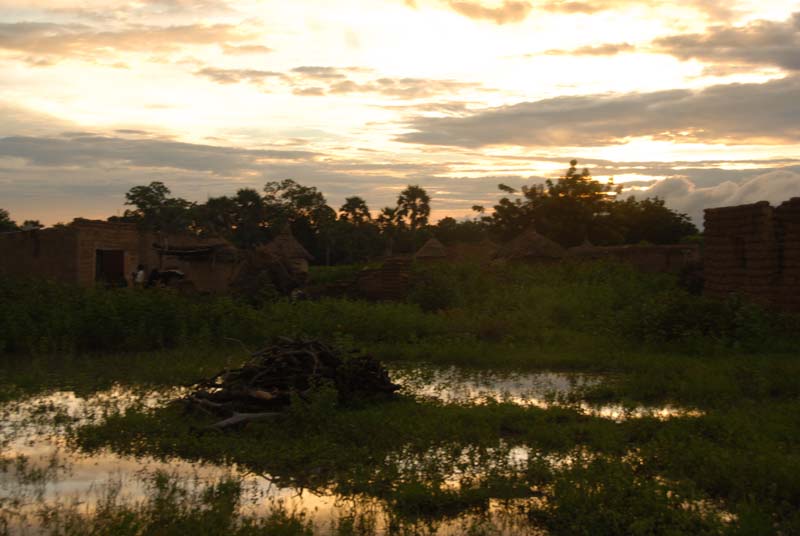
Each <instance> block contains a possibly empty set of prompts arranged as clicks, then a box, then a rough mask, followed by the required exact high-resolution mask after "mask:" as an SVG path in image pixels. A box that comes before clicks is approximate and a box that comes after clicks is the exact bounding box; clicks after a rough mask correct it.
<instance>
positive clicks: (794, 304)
mask: <svg viewBox="0 0 800 536" xmlns="http://www.w3.org/2000/svg"><path fill="white" fill-rule="evenodd" d="M704 271H705V293H706V294H707V295H708V296H712V297H718V298H723V297H726V296H728V295H730V294H739V295H741V296H744V297H746V298H748V299H750V300H752V301H755V302H758V303H762V304H764V305H771V306H775V307H777V308H779V309H783V310H786V311H794V312H800V197H795V198H793V199H791V200H789V201H787V202H785V203H783V204H781V205H780V206H778V207H772V206H770V204H769V203H768V202H766V201H762V202H760V203H754V204H751V205H740V206H735V207H724V208H714V209H707V210H706V211H705V248H704Z"/></svg>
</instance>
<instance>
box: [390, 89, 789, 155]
mask: <svg viewBox="0 0 800 536" xmlns="http://www.w3.org/2000/svg"><path fill="white" fill-rule="evenodd" d="M408 127H409V128H410V129H411V130H410V132H407V133H406V134H403V135H401V136H400V137H399V140H400V141H404V142H408V143H421V144H429V145H444V146H460V147H483V146H489V145H516V146H525V147H536V146H565V147H580V146H603V145H612V144H618V143H623V142H624V141H625V140H626V138H630V137H640V136H651V137H652V138H654V139H659V140H672V141H682V142H698V143H728V144H744V143H751V144H761V143H788V144H795V143H797V141H798V139H800V77H790V78H786V79H782V80H774V81H770V82H767V83H764V84H727V85H716V86H711V87H708V88H705V89H702V90H697V91H692V90H686V89H675V90H667V91H657V92H653V93H628V94H622V95H617V94H610V95H607V94H605V95H585V96H570V97H556V98H551V99H544V100H540V101H535V102H522V103H519V104H514V105H508V106H501V107H497V108H489V109H485V110H481V111H478V112H475V113H473V114H472V115H469V116H465V117H417V118H412V119H411V120H410V121H409V123H408Z"/></svg>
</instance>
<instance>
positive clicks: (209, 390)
mask: <svg viewBox="0 0 800 536" xmlns="http://www.w3.org/2000/svg"><path fill="white" fill-rule="evenodd" d="M323 385H329V386H332V387H333V388H335V389H336V392H337V394H338V399H339V402H340V403H343V404H348V403H352V402H355V401H363V400H371V399H376V398H386V397H390V396H392V395H393V394H394V392H395V391H397V390H398V389H399V388H400V387H399V386H398V385H395V384H394V383H392V382H391V380H390V379H389V374H388V373H387V372H386V369H384V368H383V366H382V365H381V364H380V362H378V361H377V360H376V359H374V358H373V357H371V356H368V355H355V354H354V355H349V356H346V357H343V356H342V355H341V354H340V353H339V352H337V351H335V350H334V349H333V348H331V347H330V346H328V345H326V344H324V343H322V342H320V341H316V340H306V339H289V338H285V337H281V338H279V339H278V342H277V343H276V344H274V345H272V346H268V347H266V348H263V349H261V350H259V351H257V352H253V353H252V354H251V356H250V360H249V361H247V363H245V364H244V365H243V366H242V367H240V368H237V369H230V370H222V371H220V372H219V373H217V374H216V375H214V376H212V377H211V378H209V379H206V380H201V381H200V382H198V383H196V384H195V385H194V386H193V387H194V390H193V392H192V393H190V394H189V395H187V396H186V397H185V398H184V399H183V400H184V402H185V403H186V404H187V406H188V408H190V409H199V410H201V411H203V412H206V413H210V414H212V415H215V416H217V417H219V418H221V419H222V420H221V421H219V422H217V423H215V424H213V425H212V428H218V429H221V428H226V427H229V426H233V425H237V424H240V423H244V422H247V421H252V420H256V419H263V418H268V417H274V416H277V415H280V410H282V409H285V408H286V407H287V406H289V404H290V403H291V402H292V399H293V398H295V397H297V398H300V399H301V400H308V397H309V396H310V395H311V394H312V392H313V390H314V389H316V388H319V387H320V386H323Z"/></svg>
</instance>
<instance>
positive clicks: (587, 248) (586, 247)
mask: <svg viewBox="0 0 800 536" xmlns="http://www.w3.org/2000/svg"><path fill="white" fill-rule="evenodd" d="M595 251H597V246H595V245H594V244H592V243H591V242H589V239H588V238H584V239H583V243H582V244H581V245H580V246H574V247H571V248H569V252H570V253H577V254H581V253H594V252H595Z"/></svg>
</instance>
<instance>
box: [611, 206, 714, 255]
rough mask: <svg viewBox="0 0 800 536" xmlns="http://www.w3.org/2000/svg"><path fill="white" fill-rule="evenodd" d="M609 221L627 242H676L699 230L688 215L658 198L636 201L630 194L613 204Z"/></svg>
mask: <svg viewBox="0 0 800 536" xmlns="http://www.w3.org/2000/svg"><path fill="white" fill-rule="evenodd" d="M609 220H610V221H611V222H613V224H614V225H615V226H616V227H617V228H619V229H621V230H622V232H623V234H624V236H625V242H626V243H628V244H638V243H640V242H649V243H651V244H675V243H677V242H680V241H681V240H682V239H684V238H686V237H688V236H691V235H694V234H697V232H698V231H697V227H695V225H694V224H693V223H692V221H691V219H689V216H687V215H686V214H682V213H679V212H675V211H674V210H670V209H669V208H667V207H666V205H665V204H664V201H663V200H662V199H660V198H658V197H654V198H646V199H642V200H641V201H637V200H636V198H635V197H633V196H631V197H628V198H627V199H625V200H624V201H617V202H616V203H612V204H611V206H610V214H609Z"/></svg>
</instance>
